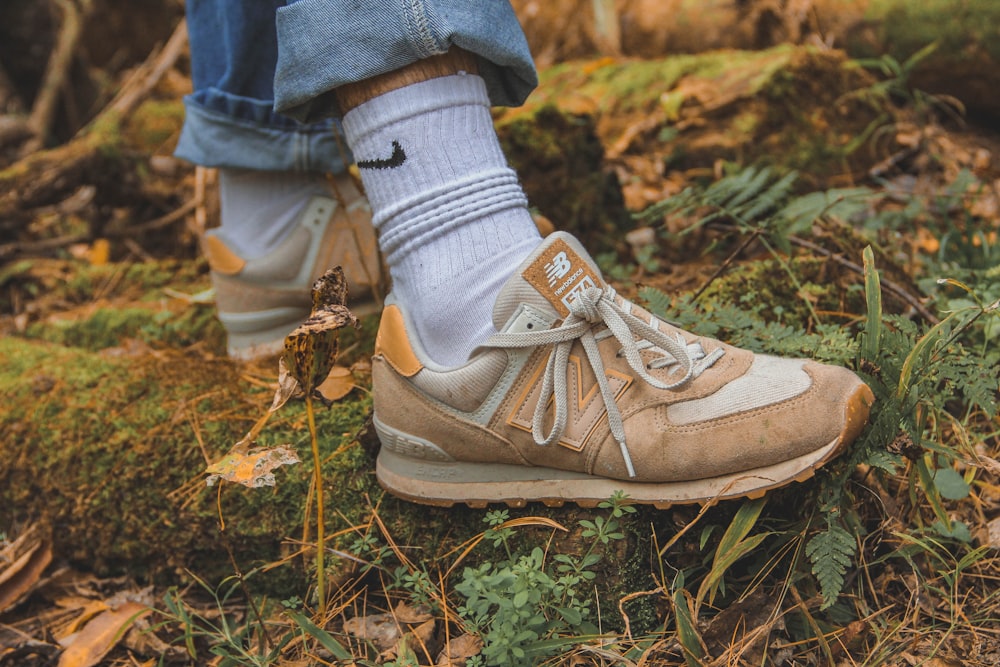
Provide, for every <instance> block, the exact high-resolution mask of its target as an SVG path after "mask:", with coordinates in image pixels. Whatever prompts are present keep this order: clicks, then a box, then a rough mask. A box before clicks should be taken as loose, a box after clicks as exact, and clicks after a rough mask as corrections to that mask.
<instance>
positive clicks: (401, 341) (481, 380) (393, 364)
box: [372, 232, 874, 507]
mask: <svg viewBox="0 0 1000 667" xmlns="http://www.w3.org/2000/svg"><path fill="white" fill-rule="evenodd" d="M493 316H494V323H495V325H496V327H497V331H498V333H497V334H495V335H494V336H493V337H492V338H490V339H489V340H488V341H487V342H486V344H485V345H483V346H481V347H480V348H478V349H477V350H475V351H474V352H473V355H472V358H471V359H470V360H469V362H468V363H466V364H465V365H464V366H461V367H458V368H441V367H439V366H436V365H435V364H434V363H433V362H432V361H430V360H429V359H428V358H427V355H426V354H424V352H423V351H422V349H421V345H420V341H419V340H417V339H416V338H414V337H413V336H412V335H411V334H410V333H409V332H410V331H412V330H413V328H412V327H411V326H409V324H408V322H407V314H406V310H405V304H400V303H395V302H394V300H393V299H392V296H391V295H390V296H389V298H388V299H387V301H386V307H385V309H384V311H383V314H382V323H381V325H380V329H379V333H378V337H377V340H376V343H375V357H374V361H373V369H372V372H373V396H374V403H375V407H374V426H375V429H376V431H377V433H378V435H379V439H380V440H381V442H382V447H381V450H380V452H379V455H378V462H377V475H378V480H379V482H380V483H381V484H382V486H383V487H384V488H385V489H387V490H388V491H390V492H391V493H393V494H395V495H398V496H401V497H403V498H406V499H409V500H413V501H416V502H420V503H427V504H433V505H445V506H447V505H452V504H454V503H456V502H462V503H466V504H468V505H470V506H473V507H482V506H485V505H486V504H488V503H492V502H503V503H507V504H509V505H512V506H521V505H523V504H525V503H526V502H528V501H541V502H543V503H545V504H547V505H554V506H559V505H562V504H563V503H565V502H567V501H569V502H575V503H577V504H579V505H582V506H588V507H589V506H594V505H596V504H597V503H599V502H601V501H603V500H606V499H607V498H610V497H611V495H612V494H613V493H614V492H615V491H624V492H625V493H626V494H628V496H629V497H630V498H631V500H632V501H634V502H637V503H646V504H652V505H655V506H657V507H667V506H670V505H672V504H676V503H695V502H706V501H709V500H712V499H721V498H735V497H750V498H755V497H758V496H760V495H762V494H763V493H764V492H765V491H767V490H768V489H772V488H775V487H779V486H782V485H785V484H788V483H790V482H792V481H796V480H804V479H806V478H808V477H810V476H811V475H812V474H813V472H814V470H815V469H816V468H818V467H819V466H820V465H822V464H823V463H825V462H826V461H828V460H830V459H831V458H832V457H834V456H835V455H837V454H838V453H839V452H840V451H841V450H842V449H843V448H844V447H845V446H846V445H847V444H848V443H850V442H851V441H852V440H853V439H854V438H856V437H857V435H858V434H859V433H860V431H861V429H862V428H863V427H864V425H865V422H866V420H867V418H868V411H869V406H870V405H871V403H872V401H873V400H874V397H873V395H872V392H871V391H870V390H869V389H868V387H867V386H866V385H865V384H864V383H863V382H862V381H861V380H860V379H859V378H858V377H857V376H856V375H855V374H854V373H852V372H850V371H849V370H847V369H844V368H838V367H833V366H826V365H821V364H818V363H815V362H813V361H807V360H803V359H781V358H777V357H772V356H766V355H758V354H754V353H752V352H748V351H746V350H741V349H738V348H735V347H732V346H729V345H726V344H724V343H721V342H719V341H717V340H712V339H709V338H703V337H698V336H695V335H693V334H691V333H688V332H686V331H682V330H680V329H678V328H676V327H674V326H672V325H670V324H668V323H666V322H663V321H661V320H658V319H657V318H655V317H654V316H653V315H651V314H650V313H649V312H647V311H645V310H643V309H642V308H640V307H638V306H636V305H634V304H632V303H630V302H629V301H627V300H625V299H623V298H622V297H621V296H619V295H617V294H616V293H615V290H614V289H612V288H611V287H610V286H609V285H608V284H607V283H605V282H604V280H603V279H602V277H601V274H600V271H599V270H598V268H597V266H596V265H595V264H594V262H593V260H592V259H591V258H590V257H589V256H588V255H587V253H586V252H585V251H584V250H583V248H582V247H581V245H580V244H579V242H578V241H577V240H576V239H574V238H573V237H572V236H570V235H568V234H565V233H562V232H557V233H555V234H552V235H551V236H549V237H548V238H546V239H545V240H544V241H543V242H542V244H541V245H540V246H539V247H538V248H537V249H536V250H535V252H534V253H533V254H532V255H531V256H530V257H528V258H527V259H526V260H525V261H524V263H523V264H522V265H521V266H520V268H519V269H518V270H517V271H516V272H515V274H514V276H513V277H511V279H510V280H509V281H508V282H507V283H506V285H505V286H504V288H503V290H502V291H501V293H500V295H499V297H498V299H497V302H496V305H495V307H494V311H493Z"/></svg>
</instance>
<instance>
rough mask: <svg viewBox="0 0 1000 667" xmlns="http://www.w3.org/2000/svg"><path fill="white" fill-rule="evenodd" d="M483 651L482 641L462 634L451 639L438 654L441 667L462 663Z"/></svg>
mask: <svg viewBox="0 0 1000 667" xmlns="http://www.w3.org/2000/svg"><path fill="white" fill-rule="evenodd" d="M482 650H483V640H482V639H480V638H479V637H477V636H476V635H470V634H464V635H459V636H458V637H455V638H453V639H452V640H451V641H450V642H448V644H447V645H446V646H445V647H444V649H443V650H442V651H441V652H440V653H439V654H438V658H437V664H438V665H439V666H441V667H444V666H445V665H454V664H456V663H462V662H464V661H466V660H468V659H469V658H471V657H472V656H474V655H479V652H480V651H482Z"/></svg>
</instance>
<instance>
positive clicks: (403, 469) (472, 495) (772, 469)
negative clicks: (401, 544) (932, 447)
mask: <svg viewBox="0 0 1000 667" xmlns="http://www.w3.org/2000/svg"><path fill="white" fill-rule="evenodd" d="M873 400H874V397H873V395H872V393H871V390H870V389H868V387H867V386H865V385H861V386H860V387H859V388H858V389H857V390H856V391H855V392H854V393H853V394H852V395H851V396H850V398H849V399H848V401H847V407H846V410H845V420H844V428H843V430H842V431H841V433H840V435H838V436H837V437H836V438H835V439H834V440H833V441H832V442H830V443H829V444H827V445H825V446H823V447H820V448H819V449H816V450H814V451H812V452H809V453H807V454H804V455H802V456H799V457H796V458H794V459H789V460H787V461H782V462H781V463H776V464H773V465H770V466H765V467H762V468H756V469H753V470H744V471H740V472H738V473H733V474H730V475H722V476H719V477H711V478H705V479H697V480H688V481H678V482H662V483H646V482H629V481H626V480H618V479H610V478H604V477H596V476H593V475H587V474H584V473H578V472H571V471H565V470H556V469H553V468H543V467H532V466H517V465H507V464H495V463H467V462H460V461H442V460H434V459H430V458H415V457H410V456H405V455H403V454H400V453H399V452H433V451H441V448H440V447H438V446H437V445H435V444H434V443H431V442H428V441H426V440H424V439H422V438H417V437H414V436H412V435H408V434H406V433H403V432H401V431H399V430H398V429H395V428H392V427H389V426H387V425H385V424H383V423H382V422H380V421H379V420H378V417H377V416H376V417H375V418H374V425H375V430H376V432H377V433H378V435H379V439H380V440H381V441H382V443H383V446H382V448H381V450H380V451H379V455H378V459H377V461H376V468H375V470H376V476H377V478H378V481H379V484H381V485H382V487H383V488H384V489H385V490H386V491H388V492H390V493H392V494H393V495H395V496H399V497H400V498H403V499H405V500H409V501H412V502H416V503H421V504H425V505H436V506H439V507H451V506H453V505H455V504H456V503H464V504H466V505H468V506H469V507H474V508H482V507H486V506H488V505H489V504H491V503H505V504H507V505H508V506H510V507H523V506H524V505H526V504H527V503H529V502H541V503H544V504H545V505H547V506H549V507H561V506H563V505H565V504H566V503H575V504H577V505H579V506H581V507H595V506H597V504H598V503H600V502H602V501H605V500H607V499H608V498H610V497H611V496H612V495H613V494H614V493H615V492H616V491H623V492H624V493H626V494H627V495H628V497H629V499H630V500H631V501H632V502H634V503H637V504H644V505H653V506H655V507H657V508H659V509H664V508H667V507H670V506H672V505H685V504H694V503H701V504H704V503H707V502H711V501H716V500H725V499H732V498H759V497H760V496H762V495H764V494H765V493H766V492H767V491H769V490H771V489H775V488H778V487H781V486H785V485H787V484H791V483H792V482H802V481H805V480H807V479H809V478H810V477H812V476H813V475H814V474H815V472H816V470H817V469H818V468H819V467H820V466H822V465H823V464H825V463H826V462H827V461H829V460H830V459H832V458H834V457H835V456H837V455H838V454H839V453H840V452H841V451H842V450H843V449H844V448H845V447H846V446H847V444H848V443H850V442H853V441H854V439H855V438H857V436H858V435H859V434H860V433H861V430H862V429H863V428H864V426H865V424H866V422H867V418H868V408H869V406H870V405H871V404H872V401H873Z"/></svg>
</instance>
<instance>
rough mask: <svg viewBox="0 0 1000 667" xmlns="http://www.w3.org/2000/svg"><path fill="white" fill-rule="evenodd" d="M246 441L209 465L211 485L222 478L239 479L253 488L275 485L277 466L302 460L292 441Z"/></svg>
mask: <svg viewBox="0 0 1000 667" xmlns="http://www.w3.org/2000/svg"><path fill="white" fill-rule="evenodd" d="M242 444H243V442H242V441H241V442H240V443H239V444H237V445H236V446H235V447H233V448H232V449H231V450H230V451H229V453H228V454H226V455H225V456H224V457H222V459H220V460H219V461H216V462H215V463H213V464H212V465H210V466H209V467H208V468H206V469H205V472H207V473H208V478H207V479H206V480H205V482H206V483H207V484H208V485H209V486H212V485H213V484H215V483H216V482H217V481H219V480H220V479H223V480H225V481H227V482H237V483H238V484H242V485H243V486H248V487H250V488H252V489H256V488H259V487H262V486H274V483H275V481H274V472H273V471H274V469H275V468H278V467H280V466H283V465H291V464H293V463H298V462H299V457H298V455H297V454H296V453H295V450H293V449H292V448H291V447H289V446H288V445H278V446H277V447H253V448H251V449H244V447H243V446H241V445H242Z"/></svg>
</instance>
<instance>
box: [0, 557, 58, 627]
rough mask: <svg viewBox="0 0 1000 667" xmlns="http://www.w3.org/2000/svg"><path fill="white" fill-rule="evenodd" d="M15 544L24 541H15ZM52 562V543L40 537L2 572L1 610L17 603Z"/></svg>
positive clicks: (0, 579) (0, 583) (0, 589)
mask: <svg viewBox="0 0 1000 667" xmlns="http://www.w3.org/2000/svg"><path fill="white" fill-rule="evenodd" d="M15 546H23V543H21V542H20V540H19V541H18V542H15V543H14V544H13V545H12V548H11V551H12V552H13V551H14V548H13V547H15ZM51 562H52V545H50V544H49V542H48V540H43V539H38V540H37V541H36V542H35V544H33V545H31V547H30V548H29V549H28V550H26V551H25V552H24V553H22V554H21V555H20V556H19V557H18V558H17V559H16V560H14V562H12V563H11V564H10V566H8V567H7V568H5V569H4V570H3V572H0V612H3V611H4V610H6V609H7V608H8V607H12V606H14V605H15V604H17V603H18V602H19V601H20V600H21V599H22V598H23V597H24V596H26V595H27V594H28V593H30V592H31V591H32V589H34V587H35V586H36V585H37V584H38V581H39V579H41V576H42V573H43V572H44V571H45V568H46V567H48V566H49V563H51Z"/></svg>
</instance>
